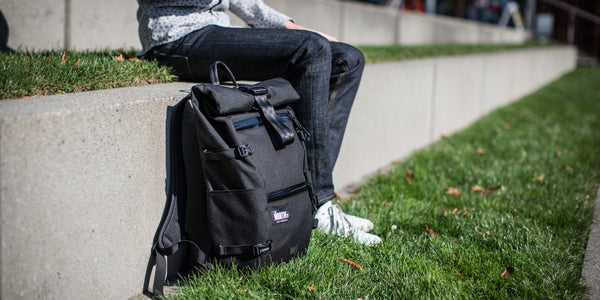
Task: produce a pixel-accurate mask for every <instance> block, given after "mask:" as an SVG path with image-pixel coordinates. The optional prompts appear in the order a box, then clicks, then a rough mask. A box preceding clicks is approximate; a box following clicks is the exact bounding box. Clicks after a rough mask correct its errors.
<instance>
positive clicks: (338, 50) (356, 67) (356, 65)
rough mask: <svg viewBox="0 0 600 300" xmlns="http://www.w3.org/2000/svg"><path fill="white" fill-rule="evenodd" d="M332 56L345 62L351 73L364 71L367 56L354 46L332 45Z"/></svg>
mask: <svg viewBox="0 0 600 300" xmlns="http://www.w3.org/2000/svg"><path fill="white" fill-rule="evenodd" d="M331 48H332V50H331V51H332V56H333V57H334V58H336V59H339V60H341V61H344V62H345V63H346V65H347V67H348V69H349V72H355V71H359V72H360V71H362V70H363V69H364V67H365V56H364V54H363V53H362V51H360V50H358V49H357V48H355V47H354V46H352V45H348V44H344V43H332V45H331Z"/></svg>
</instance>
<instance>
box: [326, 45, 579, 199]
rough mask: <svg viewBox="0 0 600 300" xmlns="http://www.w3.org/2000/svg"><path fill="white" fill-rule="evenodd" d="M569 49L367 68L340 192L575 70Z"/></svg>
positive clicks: (345, 149) (341, 167)
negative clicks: (395, 161) (393, 162)
mask: <svg viewBox="0 0 600 300" xmlns="http://www.w3.org/2000/svg"><path fill="white" fill-rule="evenodd" d="M575 58H576V50H575V49H574V48H571V47H551V48H541V49H540V48H538V49H525V50H516V51H507V52H499V53H490V54H480V55H468V56H458V57H448V58H434V59H425V60H419V61H409V62H395V63H385V64H380V65H379V64H375V65H368V66H367V68H366V70H365V75H364V76H363V81H362V83H361V87H360V89H359V91H358V96H357V99H356V101H355V104H354V108H353V109H352V113H351V115H350V120H349V122H348V129H347V132H346V137H345V139H344V142H343V144H342V150H341V153H340V157H339V160H338V163H337V165H336V168H335V170H334V183H335V185H336V187H337V188H338V189H344V187H346V186H348V185H350V184H354V183H357V182H360V181H361V179H363V178H364V177H365V176H368V175H370V174H373V173H375V172H377V171H378V170H380V169H382V168H385V167H387V166H388V165H389V163H390V162H392V161H394V160H397V159H401V158H403V157H405V156H407V155H409V154H410V153H411V152H412V151H413V150H415V149H418V148H420V147H422V146H424V145H427V144H429V143H431V142H434V141H435V140H437V139H439V138H440V137H441V136H443V135H448V134H451V133H453V132H455V131H457V130H460V129H462V128H464V127H466V126H467V125H469V124H470V123H472V122H473V121H475V120H477V119H478V118H480V117H482V116H483V115H485V114H487V113H488V112H489V111H490V110H492V109H494V108H497V107H499V106H502V105H505V104H508V103H510V102H511V101H513V100H515V99H518V98H519V97H522V96H524V95H526V94H528V93H531V92H533V91H535V90H536V89H538V88H540V87H541V86H542V85H545V84H547V83H549V82H551V81H553V80H555V79H557V78H558V77H559V76H561V75H562V74H564V73H566V72H568V71H570V70H572V69H573V68H575Z"/></svg>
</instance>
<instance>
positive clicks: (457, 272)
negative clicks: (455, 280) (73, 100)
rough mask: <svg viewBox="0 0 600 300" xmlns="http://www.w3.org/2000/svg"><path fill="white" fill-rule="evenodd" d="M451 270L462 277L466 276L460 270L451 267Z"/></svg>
mask: <svg viewBox="0 0 600 300" xmlns="http://www.w3.org/2000/svg"><path fill="white" fill-rule="evenodd" d="M452 271H454V272H455V273H456V274H458V275H460V276H462V278H467V277H465V275H463V274H460V272H459V271H457V270H456V269H452Z"/></svg>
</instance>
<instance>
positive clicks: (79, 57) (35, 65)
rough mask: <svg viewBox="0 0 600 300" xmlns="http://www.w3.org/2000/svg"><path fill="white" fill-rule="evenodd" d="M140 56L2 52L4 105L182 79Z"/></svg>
mask: <svg viewBox="0 0 600 300" xmlns="http://www.w3.org/2000/svg"><path fill="white" fill-rule="evenodd" d="M534 46H541V44H539V43H525V44H522V45H514V44H512V45H508V44H506V45H505V44H482V45H422V46H361V47H359V48H360V49H361V50H362V51H364V53H365V56H366V58H367V61H368V62H369V63H375V62H384V61H394V60H404V59H415V58H426V57H432V56H447V55H460V54H472V53H481V52H491V51H501V50H509V49H519V48H524V47H534ZM134 53H135V51H122V50H116V51H101V52H77V51H66V52H44V53H35V52H33V53H25V52H14V53H3V52H0V100H1V99H9V98H20V97H29V96H40V95H53V94H63V93H72V92H80V91H90V90H99V89H109V88H116V87H125V86H137V85H145V84H153V83H166V82H172V81H175V80H177V76H176V74H175V73H174V72H173V70H171V69H170V68H167V67H160V66H158V64H157V63H156V62H155V61H146V60H141V61H140V60H138V59H136V58H135V57H134Z"/></svg>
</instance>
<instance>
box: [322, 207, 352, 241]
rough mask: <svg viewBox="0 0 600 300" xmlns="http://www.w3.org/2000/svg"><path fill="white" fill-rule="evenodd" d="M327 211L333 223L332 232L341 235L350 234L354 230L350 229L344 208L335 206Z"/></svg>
mask: <svg viewBox="0 0 600 300" xmlns="http://www.w3.org/2000/svg"><path fill="white" fill-rule="evenodd" d="M327 211H328V213H329V220H330V222H331V230H332V231H335V232H337V233H338V234H340V235H347V234H350V232H351V230H352V228H351V227H350V222H348V220H347V219H346V214H344V212H343V211H342V208H341V207H340V206H339V205H337V204H334V205H332V206H331V207H329V209H328V210H327Z"/></svg>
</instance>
